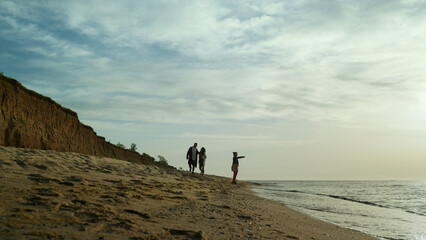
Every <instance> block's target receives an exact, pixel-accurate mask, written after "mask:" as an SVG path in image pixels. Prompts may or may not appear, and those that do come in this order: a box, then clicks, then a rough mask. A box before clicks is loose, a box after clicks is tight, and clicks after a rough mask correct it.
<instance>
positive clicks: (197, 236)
mask: <svg viewBox="0 0 426 240" xmlns="http://www.w3.org/2000/svg"><path fill="white" fill-rule="evenodd" d="M165 230H166V231H168V232H169V233H170V234H171V235H173V236H175V237H179V236H182V237H185V239H188V238H189V239H192V240H206V239H207V236H206V234H205V233H204V232H203V231H199V232H194V231H189V230H179V229H165Z"/></svg>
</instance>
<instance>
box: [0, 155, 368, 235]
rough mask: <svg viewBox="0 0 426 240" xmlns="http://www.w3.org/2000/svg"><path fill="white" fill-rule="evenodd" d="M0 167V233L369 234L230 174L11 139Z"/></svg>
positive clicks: (0, 161)
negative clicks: (258, 191) (290, 204)
mask: <svg viewBox="0 0 426 240" xmlns="http://www.w3.org/2000/svg"><path fill="white" fill-rule="evenodd" d="M0 167H1V168H0V202H1V204H0V238H1V239H309V240H312V239H317V240H319V239H375V238H373V237H370V236H368V235H364V234H362V233H359V232H356V231H351V230H347V229H343V228H339V227H336V226H334V225H330V224H327V223H324V222H321V221H317V220H314V219H311V218H309V217H307V216H305V215H302V214H300V213H297V212H295V211H292V210H290V209H288V208H286V207H285V206H283V205H282V204H279V203H276V202H272V201H269V200H266V199H262V198H259V197H256V196H255V195H254V194H253V193H252V192H251V191H250V190H249V185H250V184H249V183H241V184H238V185H237V186H235V185H232V184H230V179H228V178H222V177H216V176H209V175H204V176H201V175H199V174H190V173H188V172H185V171H178V170H173V169H162V168H158V167H156V166H146V165H139V164H134V163H130V162H126V161H120V160H115V159H110V158H101V157H94V156H89V155H83V154H76V153H64V152H55V151H43V150H31V149H20V148H12V147H0Z"/></svg>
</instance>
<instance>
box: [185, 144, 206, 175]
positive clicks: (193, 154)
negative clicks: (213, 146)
mask: <svg viewBox="0 0 426 240" xmlns="http://www.w3.org/2000/svg"><path fill="white" fill-rule="evenodd" d="M186 159H188V165H189V171H190V172H192V173H194V170H195V168H196V167H197V159H198V164H199V165H200V171H201V174H204V165H205V164H206V159H207V155H206V149H205V148H204V147H202V148H201V151H198V149H197V143H194V146H192V147H190V148H189V149H188V152H187V153H186Z"/></svg>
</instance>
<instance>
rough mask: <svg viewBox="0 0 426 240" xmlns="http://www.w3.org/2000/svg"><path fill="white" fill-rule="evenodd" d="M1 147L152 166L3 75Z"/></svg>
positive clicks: (148, 160) (144, 157)
mask: <svg viewBox="0 0 426 240" xmlns="http://www.w3.org/2000/svg"><path fill="white" fill-rule="evenodd" d="M0 111H1V114H0V145H3V146H12V147H21V148H34V149H44V150H55V151H62V152H76V153H83V154H89V155H95V156H103V157H111V158H117V159H122V160H129V161H136V162H142V163H152V162H153V159H152V158H150V157H149V156H147V155H146V154H144V155H140V154H138V153H136V152H132V151H129V150H125V149H122V148H119V147H117V146H115V145H113V144H111V143H108V142H106V141H105V138H103V137H99V136H97V135H96V133H95V132H94V131H93V129H92V128H91V127H89V126H86V125H84V124H82V123H80V121H79V120H78V117H77V114H76V113H75V112H73V111H72V110H69V109H66V108H63V107H62V106H61V105H59V104H57V103H56V102H54V101H53V100H52V99H50V98H48V97H45V96H42V95H40V94H38V93H36V92H34V91H31V90H28V89H26V88H25V87H23V86H22V85H21V84H20V83H19V82H18V81H16V80H14V79H11V78H8V77H6V76H3V75H2V74H0Z"/></svg>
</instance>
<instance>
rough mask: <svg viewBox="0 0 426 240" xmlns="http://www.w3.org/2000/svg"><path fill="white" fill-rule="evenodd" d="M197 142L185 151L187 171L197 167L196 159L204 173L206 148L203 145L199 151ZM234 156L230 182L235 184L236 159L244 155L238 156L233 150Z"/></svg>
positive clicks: (237, 163) (192, 170) (237, 164)
mask: <svg viewBox="0 0 426 240" xmlns="http://www.w3.org/2000/svg"><path fill="white" fill-rule="evenodd" d="M197 146H198V144H197V143H194V145H193V146H192V147H190V148H189V149H188V152H187V153H186V159H188V165H189V171H190V172H192V173H194V170H195V168H196V167H197V159H198V164H199V168H200V171H201V174H204V166H205V164H206V159H207V155H206V149H205V148H204V147H202V148H201V150H200V151H198V149H197ZM233 155H234V157H233V158H232V167H231V171H232V172H234V176H233V178H232V183H233V184H237V181H236V180H237V174H238V166H239V162H238V159H240V158H245V156H238V153H237V152H233Z"/></svg>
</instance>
